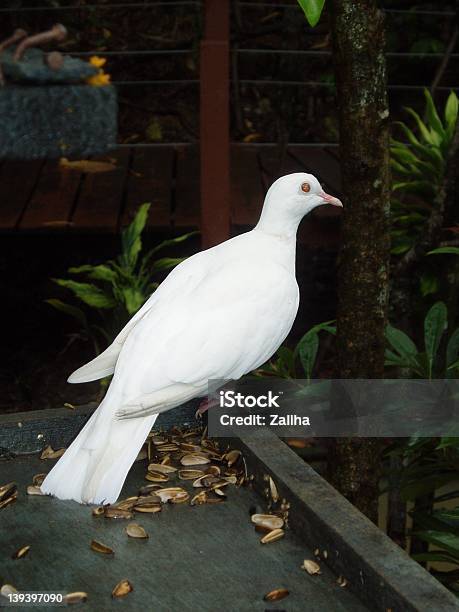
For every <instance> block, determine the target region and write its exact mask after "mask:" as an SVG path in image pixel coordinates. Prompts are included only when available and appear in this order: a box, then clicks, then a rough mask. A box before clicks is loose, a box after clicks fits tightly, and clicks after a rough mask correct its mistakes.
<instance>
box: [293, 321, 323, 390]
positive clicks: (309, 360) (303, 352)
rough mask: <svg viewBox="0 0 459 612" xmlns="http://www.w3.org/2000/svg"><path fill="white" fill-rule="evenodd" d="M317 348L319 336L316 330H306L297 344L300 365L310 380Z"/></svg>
mask: <svg viewBox="0 0 459 612" xmlns="http://www.w3.org/2000/svg"><path fill="white" fill-rule="evenodd" d="M318 350H319V336H318V334H317V332H316V331H314V330H310V331H308V332H307V333H306V334H305V335H304V336H303V337H302V339H301V340H300V342H299V344H298V353H299V355H300V361H301V365H302V366H303V369H304V372H305V374H306V378H307V379H308V380H311V378H312V371H313V369H314V365H315V363H316V357H317V351H318Z"/></svg>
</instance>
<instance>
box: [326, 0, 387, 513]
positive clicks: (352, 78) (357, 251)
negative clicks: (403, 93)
mask: <svg viewBox="0 0 459 612" xmlns="http://www.w3.org/2000/svg"><path fill="white" fill-rule="evenodd" d="M329 7H330V9H331V23H332V37H333V57H334V64H335V75H336V82H337V98H338V107H339V124H340V156H341V169H342V176H343V194H344V218H343V244H342V249H341V254H340V259H339V272H338V313H337V326H338V334H337V348H338V368H339V376H340V378H381V377H383V374H384V348H385V339H384V328H385V324H386V316H387V303H388V270H389V246H390V241H389V227H388V225H389V198H390V173H389V110H388V103H387V94H386V63H385V56H384V47H385V40H384V23H383V15H382V12H381V11H379V10H378V9H377V6H376V0H331V2H330V4H329ZM380 450H381V444H380V442H379V441H378V440H376V439H341V440H336V441H335V443H334V444H332V448H331V452H330V459H331V461H330V465H331V468H332V473H331V478H332V481H333V483H334V484H335V485H336V486H337V487H338V488H339V489H340V490H341V492H342V493H343V494H344V495H346V496H347V497H348V498H349V499H350V500H351V501H352V502H353V503H354V504H355V505H356V506H357V507H358V508H359V509H361V510H362V512H364V513H365V514H367V516H368V517H369V518H371V519H372V520H373V521H375V522H376V520H377V508H378V483H379V474H380V469H379V464H380Z"/></svg>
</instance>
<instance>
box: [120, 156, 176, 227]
mask: <svg viewBox="0 0 459 612" xmlns="http://www.w3.org/2000/svg"><path fill="white" fill-rule="evenodd" d="M173 164H174V149H173V148H172V147H171V148H167V149H166V148H161V149H134V150H133V158H132V163H131V167H130V169H129V175H128V179H127V181H128V182H127V189H126V206H125V209H124V212H123V215H122V218H121V226H124V225H126V224H128V223H129V222H130V221H132V218H133V217H134V215H135V213H136V211H137V209H138V207H139V206H140V205H141V204H143V203H144V202H151V208H150V215H149V218H148V222H147V227H151V228H157V227H170V225H171V217H172V210H171V204H172V202H171V185H172V171H173Z"/></svg>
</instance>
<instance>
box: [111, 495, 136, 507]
mask: <svg viewBox="0 0 459 612" xmlns="http://www.w3.org/2000/svg"><path fill="white" fill-rule="evenodd" d="M138 499H139V498H138V496H137V495H134V496H132V497H127V498H126V499H122V500H121V501H119V502H117V503H116V504H114V507H115V508H118V509H119V510H132V508H133V506H134V505H135V504H136V503H137V500H138Z"/></svg>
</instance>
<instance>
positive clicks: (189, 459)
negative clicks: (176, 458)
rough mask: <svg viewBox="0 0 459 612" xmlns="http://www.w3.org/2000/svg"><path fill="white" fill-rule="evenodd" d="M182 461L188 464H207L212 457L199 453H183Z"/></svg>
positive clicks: (183, 463)
mask: <svg viewBox="0 0 459 612" xmlns="http://www.w3.org/2000/svg"><path fill="white" fill-rule="evenodd" d="M180 463H181V464H182V465H186V466H190V465H205V464H206V463H210V459H209V457H206V456H205V455H201V454H198V453H192V454H191V453H190V454H187V455H183V457H182V458H181V459H180Z"/></svg>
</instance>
